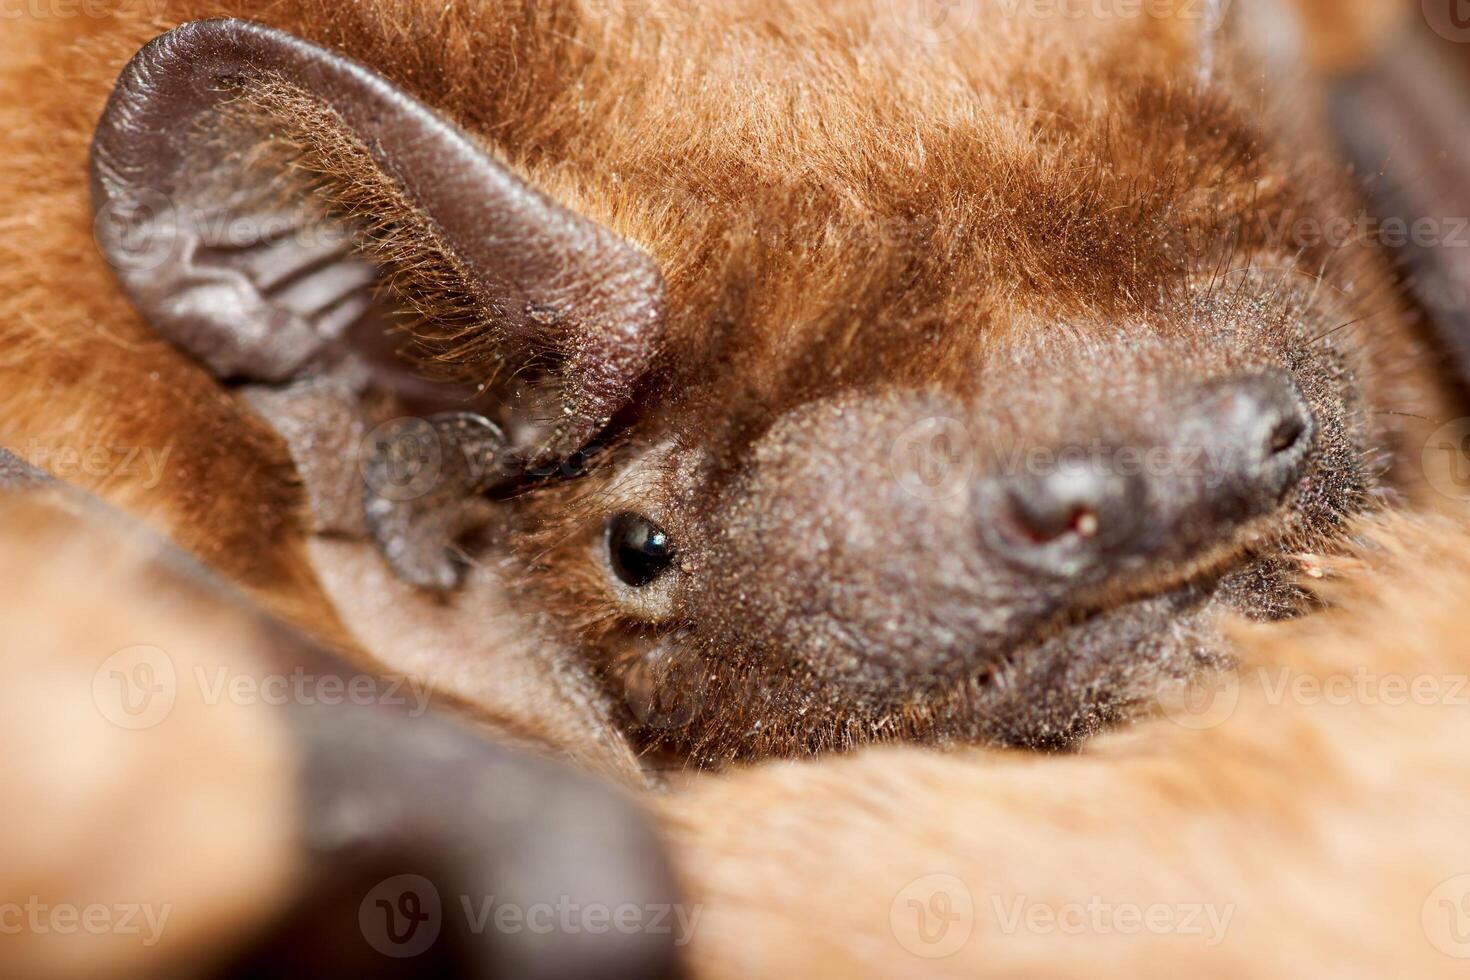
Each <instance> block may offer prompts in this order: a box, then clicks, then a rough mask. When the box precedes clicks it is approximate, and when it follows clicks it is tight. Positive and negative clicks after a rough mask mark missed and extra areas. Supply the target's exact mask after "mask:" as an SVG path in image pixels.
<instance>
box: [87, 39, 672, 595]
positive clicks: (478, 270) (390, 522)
mask: <svg viewBox="0 0 1470 980" xmlns="http://www.w3.org/2000/svg"><path fill="white" fill-rule="evenodd" d="M92 190H93V202H94V208H95V211H96V226H95V228H96V237H97V241H98V244H99V246H100V247H101V250H102V252H103V254H104V256H106V257H107V259H108V260H109V261H110V263H111V264H112V266H113V268H114V269H115V271H116V273H117V276H118V278H119V280H120V282H121V284H122V286H123V288H124V290H125V291H126V292H127V293H128V295H129V298H130V299H131V300H132V301H133V303H134V305H135V306H136V307H137V308H138V310H139V311H140V312H141V313H142V314H143V315H144V316H145V317H146V318H147V319H148V320H149V322H150V323H151V324H152V326H153V327H154V329H155V330H156V331H157V332H158V333H159V334H160V335H162V336H163V337H164V338H165V339H167V340H169V341H171V342H172V343H173V344H175V345H176V346H177V347H179V348H181V349H182V350H183V351H185V352H186V353H188V354H190V355H192V356H193V357H195V358H196V359H197V360H199V361H200V362H201V363H202V364H203V365H204V366H205V367H206V368H208V369H209V370H210V371H211V372H212V373H213V374H214V375H215V376H216V377H217V378H219V379H220V380H221V381H222V382H226V383H230V384H234V385H239V386H247V387H249V389H250V393H249V394H248V395H247V397H248V398H249V399H250V400H251V402H252V404H254V405H255V406H256V407H257V408H258V409H259V410H260V411H261V412H262V413H263V414H265V415H266V417H267V419H268V420H269V421H271V422H272V423H273V424H275V425H276V427H277V429H278V430H280V431H281V432H282V434H283V435H284V436H286V438H287V440H288V442H289V443H290V444H291V448H292V453H293V456H295V457H296V461H297V464H298V467H299V468H300V469H301V471H302V475H303V477H304V478H305V479H306V482H307V483H308V485H309V488H310V486H311V485H312V484H313V483H315V484H316V486H317V487H318V491H317V492H313V493H312V496H313V513H314V515H315V516H316V518H317V522H318V524H319V526H323V527H333V528H335V529H337V530H351V529H352V528H353V526H354V525H360V526H361V527H362V529H363V533H366V534H367V535H369V536H370V537H371V538H372V540H373V541H374V542H375V543H376V544H377V546H378V548H379V550H380V552H381V553H382V554H383V556H384V558H385V559H386V560H387V561H388V563H389V565H391V566H392V567H393V569H394V570H395V571H396V572H397V573H398V574H399V575H400V576H402V577H403V578H405V579H407V580H409V581H411V582H414V583H416V584H419V585H423V586H425V587H428V588H434V589H445V588H449V587H451V586H452V585H454V584H455V582H456V581H457V579H458V571H457V569H456V567H455V566H454V565H453V563H452V561H451V559H450V557H449V554H450V551H451V550H452V545H453V542H454V541H455V540H456V539H457V537H458V536H460V535H462V534H464V533H465V532H466V531H467V530H469V529H471V528H472V527H473V526H475V525H476V524H478V523H483V521H484V519H485V504H486V499H485V498H486V497H487V496H493V495H495V494H496V493H497V492H499V493H500V494H501V495H503V494H504V490H505V488H506V487H507V486H509V485H513V484H517V483H520V482H522V481H523V480H524V479H525V478H526V474H528V473H535V472H545V473H557V472H561V471H562V469H563V468H562V467H560V466H558V465H557V464H559V463H560V462H561V461H564V460H566V459H568V458H569V457H571V456H572V455H573V454H576V453H578V452H580V451H582V450H583V449H585V447H587V446H588V445H589V444H590V443H592V442H593V441H594V440H595V439H596V437H597V436H598V434H599V433H600V432H601V431H602V430H603V429H604V428H606V427H607V426H608V425H609V423H610V422H611V421H612V420H613V419H614V418H615V417H617V416H618V415H619V413H620V412H623V411H624V410H625V409H626V408H627V407H628V406H629V405H630V404H631V403H632V400H633V396H634V393H635V390H636V388H637V386H638V384H639V382H640V380H641V378H642V377H643V376H644V375H645V374H646V373H647V370H648V368H649V366H650V364H651V363H652V361H653V357H654V354H655V352H656V350H657V348H658V341H659V334H660V330H661V324H662V301H663V278H662V276H661V274H660V273H659V271H658V268H657V266H656V265H655V264H654V263H653V261H652V260H651V259H650V258H649V257H648V256H647V255H646V254H644V253H643V252H642V251H641V250H639V249H638V248H637V247H636V246H634V245H632V244H631V243H629V242H627V241H625V240H623V239H622V238H620V237H618V236H617V235H615V234H614V233H612V232H611V231H609V230H608V229H606V228H603V227H601V226H600V225H597V224H596V223H594V222H591V221H589V220H587V219H586V218H584V217H581V216H579V215H576V214H573V213H572V212H570V211H568V210H567V209H566V208H564V207H562V206H560V205H559V204H557V203H556V202H555V201H552V200H550V199H549V198H547V197H546V196H545V195H544V194H541V193H540V192H539V191H537V190H535V189H534V188H531V187H529V186H527V185H526V184H525V183H524V182H523V181H522V180H521V179H520V178H519V177H517V176H516V175H514V174H513V173H511V172H510V170H509V169H507V168H506V167H505V165H504V164H502V163H501V162H500V161H499V160H498V159H496V158H495V157H494V156H493V155H492V154H491V153H489V152H487V150H486V149H485V148H484V147H483V146H481V145H480V144H479V143H478V142H476V141H475V140H473V139H472V138H470V137H469V136H468V135H466V134H465V133H464V132H462V131H461V130H460V129H458V127H456V126H455V125H454V124H453V123H452V122H450V121H448V120H446V119H444V118H442V117H440V116H439V115H438V114H437V113H436V112H434V110H432V109H431V108H429V107H428V106H426V105H424V104H422V103H421V102H419V101H418V100H416V99H415V98H414V97H413V96H411V95H410V94H408V93H407V92H405V91H404V90H402V89H401V88H399V87H397V86H396V85H394V84H393V83H392V82H391V81H390V80H388V79H386V78H384V77H383V76H381V75H379V74H377V73H376V72H374V71H373V70H372V69H370V68H367V67H366V66H364V65H361V64H358V63H356V62H354V61H352V60H350V59H348V58H346V57H343V56H342V55H340V54H337V53H335V52H332V51H328V50H326V49H324V48H321V47H318V46H316V45H313V44H310V43H308V42H306V41H303V40H301V39H300V38H296V37H293V36H291V35H288V34H285V33H283V32H280V31H275V30H272V29H270V28H266V27H263V26H261V25H258V24H251V23H248V22H245V21H239V20H216V21H200V22H196V23H192V24H186V25H184V26H183V27H180V28H177V29H176V30H174V31H171V32H169V33H168V34H166V35H164V36H163V37H161V38H159V39H157V40H155V41H154V42H153V43H151V44H149V45H148V46H147V47H145V48H144V49H143V50H142V51H140V52H139V53H138V55H137V56H136V57H135V58H134V59H133V61H132V62H130V63H129V65H128V66H127V68H125V69H124V71H123V73H122V76H121V77H120V79H119V81H118V84H117V87H116V89H115V90H114V92H113V95H112V98H111V99H110V100H109V102H108V106H107V108H106V109H105V110H104V112H103V115H102V119H101V121H100V123H99V125H98V129H97V133H96V136H95V137H94V140H93V146H92ZM405 347H407V348H411V349H412V351H413V352H415V353H416V354H417V355H418V363H419V364H422V365H441V366H442V365H452V366H453V367H455V368H457V371H451V372H449V373H448V375H447V376H446V375H444V374H442V373H441V375H440V377H438V378H436V379H435V380H432V381H431V380H427V379H426V378H424V377H422V376H420V372H419V371H418V370H416V369H415V367H414V361H413V360H406V359H404V358H401V357H400V356H399V354H400V350H401V349H402V348H405ZM445 409H451V410H448V411H445ZM406 416H407V417H409V421H404V417H406ZM323 418H332V419H335V420H337V423H338V429H339V431H337V432H335V433H328V432H324V431H323V430H322V424H321V421H320V420H321V419H323ZM353 434H356V435H357V436H360V439H354V438H349V436H350V435H353ZM348 448H358V449H360V451H359V452H356V453H347V452H344V450H345V449H348ZM354 455H355V456H356V457H358V458H359V459H358V462H359V464H360V465H357V466H355V467H350V468H349V467H345V464H344V463H343V459H344V458H347V457H350V456H354ZM350 469H355V470H356V476H357V477H358V479H357V482H356V484H354V483H353V482H352V480H351V479H349V478H348V476H347V475H345V474H346V472H347V471H348V470H350ZM354 487H356V489H355V490H354ZM354 494H355V496H354ZM354 508H355V509H354Z"/></svg>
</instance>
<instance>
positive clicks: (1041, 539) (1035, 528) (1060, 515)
mask: <svg viewBox="0 0 1470 980" xmlns="http://www.w3.org/2000/svg"><path fill="white" fill-rule="evenodd" d="M1006 497H1007V507H1006V508H1005V514H1004V522H1003V528H1002V529H1003V530H1004V531H1005V532H1006V533H1007V535H1008V536H1009V537H1011V538H1013V539H1015V540H1016V541H1018V542H1022V543H1025V544H1028V545H1046V544H1051V543H1052V542H1053V541H1057V540H1059V539H1061V538H1064V537H1067V536H1068V535H1076V536H1077V537H1079V538H1091V537H1095V536H1096V535H1097V532H1098V528H1099V526H1100V525H1099V521H1098V516H1097V511H1096V510H1095V509H1093V508H1092V507H1091V506H1088V505H1086V504H1069V503H1065V502H1062V503H1061V506H1057V503H1058V502H1057V501H1053V500H1049V499H1046V498H1045V497H1044V496H1041V497H1038V496H1036V495H1024V496H1023V495H1022V494H1021V493H1019V492H1016V491H1012V492H1011V493H1009V494H1007V495H1006Z"/></svg>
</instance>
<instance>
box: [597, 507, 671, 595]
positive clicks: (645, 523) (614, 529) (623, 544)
mask: <svg viewBox="0 0 1470 980" xmlns="http://www.w3.org/2000/svg"><path fill="white" fill-rule="evenodd" d="M607 550H608V557H609V558H610V559H611V560H612V567H613V571H614V572H616V573H617V576H618V578H620V579H622V580H623V581H624V582H626V583H627V584H629V585H631V586H633V587H634V588H635V589H636V588H642V587H643V586H645V585H647V584H648V583H650V582H652V581H653V580H654V579H656V578H658V577H659V576H660V575H662V574H663V572H664V569H666V568H668V567H669V565H670V564H672V563H673V561H674V546H673V544H672V543H671V542H670V541H669V536H668V535H667V534H665V533H664V529H663V528H661V527H659V526H658V525H657V524H655V523H653V522H652V521H650V520H649V519H648V518H646V517H644V516H643V515H642V514H631V513H630V514H619V515H618V516H617V517H614V518H613V519H612V521H611V522H610V523H609V524H608V527H607Z"/></svg>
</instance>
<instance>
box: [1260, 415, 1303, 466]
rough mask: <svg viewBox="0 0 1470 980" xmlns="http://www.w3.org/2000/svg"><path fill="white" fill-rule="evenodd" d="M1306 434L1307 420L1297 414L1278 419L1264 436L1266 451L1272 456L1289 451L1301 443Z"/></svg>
mask: <svg viewBox="0 0 1470 980" xmlns="http://www.w3.org/2000/svg"><path fill="white" fill-rule="evenodd" d="M1306 434H1307V420H1306V419H1304V418H1303V417H1302V416H1301V415H1299V414H1292V415H1289V416H1287V417H1286V418H1284V419H1280V420H1279V421H1277V423H1276V424H1275V425H1274V426H1272V427H1271V432H1270V434H1269V435H1267V437H1266V451H1267V452H1268V453H1269V454H1270V455H1272V456H1279V455H1281V454H1282V453H1286V452H1290V451H1292V450H1294V449H1296V448H1297V446H1298V445H1300V444H1301V443H1302V441H1303V440H1304V438H1305V436H1306Z"/></svg>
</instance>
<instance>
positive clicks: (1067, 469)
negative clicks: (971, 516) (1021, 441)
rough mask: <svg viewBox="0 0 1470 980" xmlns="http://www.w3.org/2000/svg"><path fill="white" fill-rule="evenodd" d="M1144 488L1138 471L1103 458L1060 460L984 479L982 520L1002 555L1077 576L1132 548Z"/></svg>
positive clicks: (994, 547) (1029, 565) (986, 533)
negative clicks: (1038, 469) (1097, 461)
mask: <svg viewBox="0 0 1470 980" xmlns="http://www.w3.org/2000/svg"><path fill="white" fill-rule="evenodd" d="M1145 495H1146V493H1145V489H1144V487H1143V486H1142V483H1141V481H1140V479H1139V478H1138V477H1137V475H1130V474H1123V473H1119V472H1115V471H1113V470H1112V469H1111V468H1110V467H1107V466H1101V465H1075V466H1071V465H1062V466H1059V467H1057V468H1056V469H1053V470H1051V471H1049V472H1044V473H1027V474H1021V475H1016V476H1012V477H1003V478H997V479H995V480H991V481H985V482H984V483H983V484H982V487H981V495H980V498H979V504H980V511H979V514H980V518H981V527H982V530H983V534H984V537H985V538H986V539H987V542H988V544H989V546H990V548H991V549H992V551H994V552H996V553H997V554H999V555H1000V556H1001V557H1003V558H1005V559H1007V560H1009V561H1011V562H1013V563H1016V564H1019V565H1022V566H1024V567H1026V568H1029V569H1034V570H1037V571H1043V572H1047V573H1050V574H1056V575H1072V574H1075V573H1077V572H1080V571H1081V570H1083V569H1084V568H1089V567H1092V566H1094V565H1096V564H1097V563H1098V562H1099V561H1101V560H1103V559H1104V558H1106V557H1107V556H1108V555H1110V554H1112V553H1114V552H1120V549H1121V551H1127V550H1128V549H1129V547H1130V544H1131V541H1132V538H1133V537H1134V533H1133V530H1131V528H1132V529H1136V524H1137V521H1138V517H1139V515H1140V514H1141V513H1142V510H1143V502H1144V498H1145Z"/></svg>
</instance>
